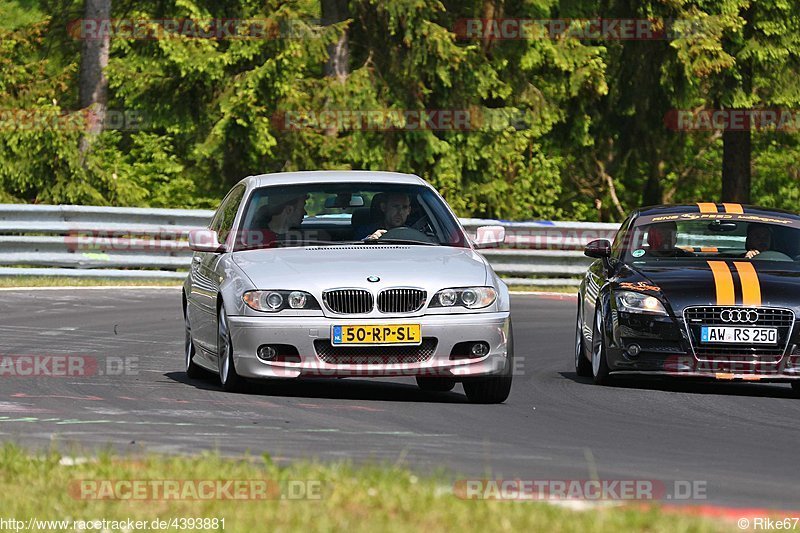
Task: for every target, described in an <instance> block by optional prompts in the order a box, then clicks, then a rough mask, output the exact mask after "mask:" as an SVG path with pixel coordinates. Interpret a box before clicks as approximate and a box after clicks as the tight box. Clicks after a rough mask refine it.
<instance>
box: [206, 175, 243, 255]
mask: <svg viewBox="0 0 800 533" xmlns="http://www.w3.org/2000/svg"><path fill="white" fill-rule="evenodd" d="M244 189H245V187H244V185H240V186H238V187H236V188H234V189H233V190H232V191H231V192H229V193H228V195H227V196H226V197H225V199H224V200H222V203H221V204H219V207H218V208H217V212H216V214H215V215H214V218H213V219H212V220H211V225H210V226H209V228H210V229H212V230H214V231H216V232H217V234H218V235H219V242H225V240H226V239H227V238H228V234H229V233H230V232H231V228H232V227H233V221H234V219H235V218H236V212H237V211H238V210H239V204H240V203H241V201H242V197H243V196H244Z"/></svg>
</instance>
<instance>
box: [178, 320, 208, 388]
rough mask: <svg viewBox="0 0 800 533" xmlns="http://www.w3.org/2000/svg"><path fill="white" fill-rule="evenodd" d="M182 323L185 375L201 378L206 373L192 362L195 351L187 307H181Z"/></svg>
mask: <svg viewBox="0 0 800 533" xmlns="http://www.w3.org/2000/svg"><path fill="white" fill-rule="evenodd" d="M183 323H184V331H185V333H184V340H183V358H184V371H185V372H186V377H188V378H191V379H197V378H203V377H206V376H207V375H208V374H207V373H206V371H205V370H203V369H202V368H201V367H200V366H199V365H198V364H197V363H195V362H194V356H195V355H197V351H196V350H195V347H194V341H193V340H192V326H191V324H190V323H189V309H188V307H184V308H183Z"/></svg>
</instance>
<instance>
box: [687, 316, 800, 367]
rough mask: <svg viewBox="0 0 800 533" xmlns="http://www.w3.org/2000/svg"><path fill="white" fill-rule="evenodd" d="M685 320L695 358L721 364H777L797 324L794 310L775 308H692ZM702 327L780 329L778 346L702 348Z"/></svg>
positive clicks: (734, 345) (705, 345)
mask: <svg viewBox="0 0 800 533" xmlns="http://www.w3.org/2000/svg"><path fill="white" fill-rule="evenodd" d="M683 316H684V319H685V320H686V326H687V328H688V330H689V337H690V340H691V343H692V348H693V349H694V353H695V356H696V357H697V358H698V359H703V360H708V361H720V362H744V363H748V362H752V363H777V362H778V361H780V360H781V358H782V357H783V355H784V354H785V353H786V350H787V348H788V344H789V340H790V336H791V334H792V330H793V329H794V321H795V316H794V313H793V312H792V310H791V309H780V308H773V307H769V308H767V307H721V306H705V307H689V308H687V309H686V310H685V311H684V312H683ZM702 326H743V327H772V328H778V344H777V345H775V346H769V345H753V344H746V343H742V344H725V345H719V344H718V345H709V344H702V343H701V342H700V328H701V327H702Z"/></svg>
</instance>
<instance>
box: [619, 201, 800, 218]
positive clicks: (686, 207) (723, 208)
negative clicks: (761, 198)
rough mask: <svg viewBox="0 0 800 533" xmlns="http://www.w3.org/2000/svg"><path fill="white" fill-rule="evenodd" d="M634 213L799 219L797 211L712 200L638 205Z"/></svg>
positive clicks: (646, 214)
mask: <svg viewBox="0 0 800 533" xmlns="http://www.w3.org/2000/svg"><path fill="white" fill-rule="evenodd" d="M634 213H635V214H636V215H638V216H652V215H677V214H682V213H720V214H725V213H744V214H747V215H781V216H783V217H784V218H791V219H794V220H800V215H798V214H797V213H793V212H791V211H784V210H783V209H768V208H765V207H758V206H754V205H742V204H736V203H721V204H716V203H713V202H708V203H696V204H679V205H651V206H647V207H640V208H639V209H636V210H635V211H634Z"/></svg>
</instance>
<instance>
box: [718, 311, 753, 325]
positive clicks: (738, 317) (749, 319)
mask: <svg viewBox="0 0 800 533" xmlns="http://www.w3.org/2000/svg"><path fill="white" fill-rule="evenodd" d="M719 318H720V320H722V321H723V322H728V323H737V324H755V323H756V322H758V311H756V310H754V309H723V310H722V311H721V312H720V314H719Z"/></svg>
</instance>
